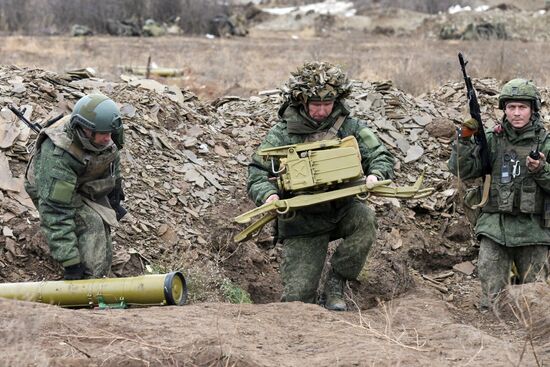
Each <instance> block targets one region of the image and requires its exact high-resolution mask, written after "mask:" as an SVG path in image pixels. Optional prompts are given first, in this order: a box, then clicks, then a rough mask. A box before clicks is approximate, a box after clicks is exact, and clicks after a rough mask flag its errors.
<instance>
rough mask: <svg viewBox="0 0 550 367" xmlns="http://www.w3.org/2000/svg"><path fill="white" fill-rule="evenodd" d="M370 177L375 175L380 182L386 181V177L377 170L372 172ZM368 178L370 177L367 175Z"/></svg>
mask: <svg viewBox="0 0 550 367" xmlns="http://www.w3.org/2000/svg"><path fill="white" fill-rule="evenodd" d="M369 175H375V176H376V177H378V179H379V180H383V179H384V175H383V174H382V172H380V171H379V170H377V169H375V170H372V171H370V173H369ZM367 176H368V175H367Z"/></svg>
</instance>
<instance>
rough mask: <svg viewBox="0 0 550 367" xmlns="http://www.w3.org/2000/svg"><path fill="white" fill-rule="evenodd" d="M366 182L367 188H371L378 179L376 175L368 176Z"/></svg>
mask: <svg viewBox="0 0 550 367" xmlns="http://www.w3.org/2000/svg"><path fill="white" fill-rule="evenodd" d="M366 182H367V187H371V186H372V184H373V183H375V182H378V177H376V176H375V175H368V176H367V179H366Z"/></svg>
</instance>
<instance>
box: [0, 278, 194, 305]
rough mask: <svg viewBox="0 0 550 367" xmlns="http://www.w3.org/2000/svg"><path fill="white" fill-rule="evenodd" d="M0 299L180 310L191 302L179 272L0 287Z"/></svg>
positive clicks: (4, 285)
mask: <svg viewBox="0 0 550 367" xmlns="http://www.w3.org/2000/svg"><path fill="white" fill-rule="evenodd" d="M0 297H2V298H10V299H17V300H22V301H34V302H42V303H49V304H53V305H59V306H63V307H95V306H102V305H103V306H106V305H117V304H118V305H119V306H120V305H123V306H162V305H178V306H179V305H183V304H184V303H185V301H186V300H187V284H186V282H185V278H184V277H183V274H182V273H180V272H177V271H176V272H172V273H168V274H151V275H142V276H137V277H128V278H100V279H83V280H70V281H69V280H60V281H43V282H25V283H0Z"/></svg>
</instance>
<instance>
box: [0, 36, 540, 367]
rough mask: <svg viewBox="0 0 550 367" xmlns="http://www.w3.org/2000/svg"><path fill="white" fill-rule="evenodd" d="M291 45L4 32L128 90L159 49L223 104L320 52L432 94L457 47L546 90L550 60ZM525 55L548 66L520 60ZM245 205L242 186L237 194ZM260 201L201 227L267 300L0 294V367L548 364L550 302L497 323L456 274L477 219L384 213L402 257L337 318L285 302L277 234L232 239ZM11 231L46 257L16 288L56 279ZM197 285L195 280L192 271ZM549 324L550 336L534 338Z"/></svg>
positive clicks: (528, 47)
mask: <svg viewBox="0 0 550 367" xmlns="http://www.w3.org/2000/svg"><path fill="white" fill-rule="evenodd" d="M292 36H293V35H292V34H275V35H272V34H262V33H261V32H258V33H252V34H251V37H248V38H244V39H216V40H209V39H205V38H199V37H185V38H184V37H178V38H169V37H165V38H157V39H141V38H140V39H136V38H131V39H125V38H112V37H91V38H80V39H77V38H68V37H34V38H30V37H0V64H15V65H18V66H34V67H40V68H44V69H47V70H53V71H58V72H61V71H64V70H67V69H74V68H81V67H88V66H89V67H94V68H96V69H97V71H98V74H99V76H101V77H103V78H106V79H112V80H117V79H118V75H119V68H118V66H120V65H134V66H136V65H143V64H144V63H145V62H146V60H147V57H148V55H150V54H152V55H153V61H154V62H156V63H157V64H158V65H159V66H163V67H175V68H182V69H183V70H184V76H183V77H181V78H177V79H171V80H161V81H162V82H165V83H167V84H176V85H178V86H180V87H182V88H185V89H190V90H192V91H193V92H195V93H197V95H199V97H200V98H202V99H204V100H215V99H216V98H218V97H221V96H224V95H229V94H231V95H239V96H243V97H246V96H250V95H255V94H257V92H258V91H261V90H264V89H273V88H276V87H278V86H280V85H281V83H282V82H283V81H285V80H286V79H287V77H288V74H289V72H290V71H292V70H294V69H295V68H296V66H298V65H299V64H301V63H302V62H303V61H304V60H308V59H316V58H323V59H328V60H330V61H333V62H339V63H341V64H343V65H344V67H346V69H347V70H349V71H350V74H351V76H352V77H353V78H355V79H363V80H383V79H392V80H394V81H395V84H396V85H397V86H398V87H400V88H403V89H405V90H407V91H408V92H411V93H416V94H420V93H424V92H428V91H430V90H431V89H432V88H433V87H435V86H437V85H440V84H441V83H443V82H445V81H447V80H458V79H459V78H460V74H459V69H458V67H457V62H456V53H457V52H458V51H459V50H461V51H463V52H465V53H466V54H468V55H469V58H470V59H472V60H476V62H475V63H473V65H472V69H471V72H472V73H473V74H475V75H478V76H492V77H496V78H499V79H506V78H507V77H508V76H509V75H511V73H512V71H513V72H514V73H518V74H522V73H523V74H524V75H525V76H526V77H533V78H534V79H535V80H536V81H537V82H539V83H540V84H541V85H550V80H547V79H545V78H546V75H545V74H541V73H540V71H541V68H542V66H541V65H547V61H548V60H546V58H547V57H548V56H547V55H550V53H549V52H546V51H547V48H548V47H549V46H548V44H545V43H519V42H507V43H497V44H495V43H488V42H473V43H467V42H456V41H452V42H451V41H448V42H436V41H421V40H417V39H411V38H391V39H390V38H386V37H382V36H379V37H376V38H371V37H370V36H369V37H366V36H364V35H363V34H338V35H333V36H331V37H326V38H316V37H311V36H310V35H297V38H296V37H292ZM295 36H296V35H295ZM525 55H529V56H531V57H532V59H533V61H534V64H535V65H536V67H531V66H529V65H524V64H521V63H519V60H521V59H522V58H524V57H525ZM533 55H535V56H533ZM244 196H245V194H244V191H243V188H239V189H237V191H236V192H235V195H234V197H235V198H242V197H244ZM371 204H372V203H371ZM251 205H252V204H251V203H248V202H246V203H243V202H238V203H237V204H235V203H234V202H228V203H227V206H221V207H218V208H216V209H215V210H214V211H213V212H212V213H211V215H210V216H207V217H206V218H204V223H205V225H207V226H209V227H210V228H212V229H213V230H212V231H211V233H209V236H208V238H206V240H207V242H208V243H209V244H211V248H210V249H209V250H210V253H209V254H208V256H211V255H212V254H215V256H214V258H215V260H216V261H217V262H219V263H223V267H224V269H225V271H226V275H227V277H228V278H230V279H231V280H232V281H234V282H235V283H237V284H238V285H239V286H241V287H242V288H243V289H247V290H248V292H249V293H250V296H251V298H252V301H253V302H254V303H255V304H252V305H250V304H242V305H232V304H228V303H220V302H216V303H212V302H192V303H191V304H190V305H186V306H183V307H165V308H160V307H157V308H153V307H152V308H146V309H129V310H124V311H119V310H107V311H101V310H67V309H61V308H58V307H54V306H48V305H40V304H31V303H26V302H16V301H8V300H0V340H3V341H4V342H3V343H0V355H1V356H2V357H1V358H0V366H75V367H76V366H296V365H304V364H306V365H315V366H316V365H319V366H328V365H335V366H487V367H488V366H505V365H513V366H543V365H544V366H546V365H550V333H547V332H546V331H547V329H546V327H545V326H544V325H549V326H548V328H550V324H548V320H549V318H550V314H549V312H548V307H546V305H547V303H543V304H542V305H541V304H540V303H537V302H536V299H537V298H536V297H529V298H525V299H523V300H524V301H525V300H526V299H528V300H529V302H527V301H525V302H523V303H525V304H529V305H532V308H528V310H527V311H526V314H527V315H529V317H530V318H529V320H530V321H529V320H528V321H527V322H526V320H525V319H521V318H520V320H518V317H515V316H514V314H513V313H512V312H511V311H505V312H503V313H502V312H501V313H500V314H499V316H498V317H497V316H495V315H494V314H493V313H490V312H489V313H480V312H479V311H478V310H477V308H476V304H477V301H478V298H479V292H480V290H479V282H478V280H477V278H476V274H475V272H474V273H473V274H472V275H464V274H461V273H460V272H454V273H453V274H451V275H450V276H447V275H444V274H445V273H449V271H450V270H451V268H452V266H453V265H454V264H457V263H459V262H462V261H473V262H475V258H476V254H477V248H476V245H475V243H473V242H471V241H470V238H471V234H470V232H469V227H468V224H467V222H466V221H465V220H462V221H459V222H458V223H450V224H449V223H443V222H437V223H435V221H434V220H433V219H432V218H430V216H429V213H422V211H418V212H417V213H416V216H415V215H414V214H415V213H411V210H410V209H406V208H395V207H392V206H387V205H386V206H378V205H375V204H372V205H373V207H374V208H375V210H376V212H377V216H378V220H379V222H380V223H381V224H382V226H383V227H384V228H391V227H398V228H399V231H400V236H401V237H400V238H401V240H402V247H400V248H398V249H393V248H392V245H393V244H395V241H396V239H395V234H394V233H392V232H380V233H379V234H378V240H377V244H376V246H375V247H374V248H373V250H372V252H371V255H370V258H369V263H368V266H367V268H366V269H365V272H364V274H362V275H361V276H360V279H359V280H358V281H355V282H349V284H348V286H347V287H346V295H347V300H348V304H349V305H350V307H351V311H349V312H343V313H334V312H329V311H327V310H325V309H323V308H322V307H320V306H316V305H307V304H301V303H278V300H279V297H280V294H281V289H282V285H281V282H280V278H279V275H278V268H279V261H280V251H281V249H280V246H275V247H273V246H272V244H271V238H270V236H269V233H268V231H267V230H266V231H264V232H263V233H262V234H261V235H260V237H259V238H258V239H257V240H256V241H255V242H254V243H252V242H246V243H244V244H242V245H235V244H234V243H232V241H231V237H232V235H234V234H235V233H236V232H237V230H238V228H237V227H236V226H235V225H233V224H231V223H229V221H228V220H227V218H231V217H234V216H235V215H237V214H239V213H241V212H242V211H244V210H246V209H249V208H250V207H251ZM434 223H435V224H434ZM15 230H16V235H17V236H18V237H19V238H23V239H24V238H25V237H26V238H27V239H28V240H29V241H30V242H31V243H33V244H34V245H33V246H34V247H33V248H35V249H36V250H35V253H34V255H36V256H35V257H36V258H35V259H34V260H33V262H32V263H31V264H32V265H31V266H30V267H29V268H28V269H25V270H21V269H19V272H20V273H21V274H12V276H13V278H14V279H21V278H26V279H40V278H43V277H44V276H48V275H51V274H58V275H59V274H60V269H59V267H58V265H56V264H55V263H54V262H53V261H51V260H50V259H49V258H48V256H47V249H45V247H44V245H45V244H44V242H43V239H41V238H40V235H37V234H36V233H37V232H38V227H37V226H36V225H35V226H34V227H32V228H30V227H29V226H28V225H26V224H25V223H23V222H22V223H20V224H19V226H18V227H17V228H15ZM449 238H454V240H449ZM182 252H183V249H174V250H173V251H172V252H167V253H165V254H164V256H165V259H164V261H165V262H170V261H173V262H177V261H178V260H179V259H178V257H180V256H190V255H189V254H185V253H183V254H182ZM193 255H194V256H197V257H200V256H202V254H200V253H195V254H193ZM166 258H167V259H166ZM125 274H128V272H125ZM426 276H427V277H429V278H436V277H438V276H441V277H442V278H441V279H444V280H443V281H442V284H443V285H444V287H446V289H447V290H446V291H444V292H442V291H441V290H438V289H436V288H434V286H433V283H431V282H430V281H429V280H427V279H426ZM189 281H190V282H193V281H195V278H193V273H191V275H190V278H189ZM524 288H525V292H528V294H529V295H532V294H535V295H537V294H539V293H536V292H538V291H539V290H540V289H542V291H540V294H542V295H543V297H546V298H542V299H544V300H546V299H548V291H547V286H545V285H535V286H528V287H524ZM521 289H523V288H521ZM529 292H531V293H529ZM517 299H518V298H517V297H516V298H514V300H516V301H517ZM508 303H510V304H511V303H513V302H511V301H510V302H508ZM508 303H506V304H508ZM520 303H521V302H520ZM516 304H517V302H516ZM503 309H506V310H508V308H506V307H503ZM516 311H517V310H516ZM537 323H538V324H540V325H543V326H544V327H543V330H542V331H538V333H536V334H534V333H533V332H532V330H533V325H535V324H537Z"/></svg>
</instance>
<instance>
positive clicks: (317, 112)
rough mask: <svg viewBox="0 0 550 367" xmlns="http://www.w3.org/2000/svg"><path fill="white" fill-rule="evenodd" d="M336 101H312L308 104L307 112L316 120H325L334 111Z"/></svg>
mask: <svg viewBox="0 0 550 367" xmlns="http://www.w3.org/2000/svg"><path fill="white" fill-rule="evenodd" d="M333 108H334V101H310V102H308V104H307V113H309V115H310V116H311V118H312V119H314V120H315V121H323V120H324V119H326V118H327V117H329V116H330V114H331V113H332V109H333Z"/></svg>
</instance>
